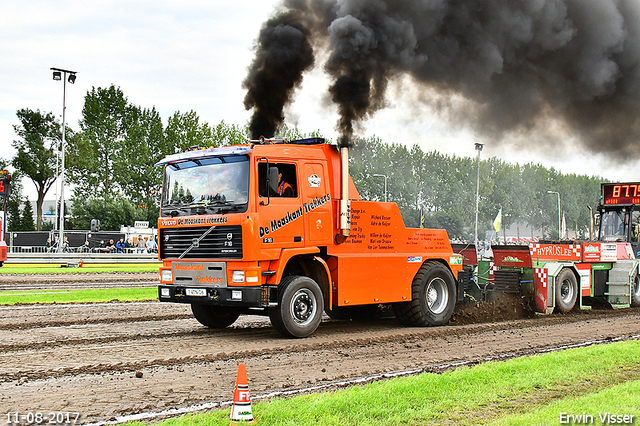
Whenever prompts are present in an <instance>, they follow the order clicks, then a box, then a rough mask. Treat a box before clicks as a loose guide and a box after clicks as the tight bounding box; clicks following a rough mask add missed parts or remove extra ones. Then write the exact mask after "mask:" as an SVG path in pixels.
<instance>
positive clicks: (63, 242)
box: [62, 237, 69, 253]
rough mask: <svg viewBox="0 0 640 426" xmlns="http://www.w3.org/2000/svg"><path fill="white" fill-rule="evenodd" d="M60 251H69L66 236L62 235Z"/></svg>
mask: <svg viewBox="0 0 640 426" xmlns="http://www.w3.org/2000/svg"><path fill="white" fill-rule="evenodd" d="M62 252H63V253H69V239H68V238H67V237H64V240H63V241H62Z"/></svg>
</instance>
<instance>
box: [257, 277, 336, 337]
mask: <svg viewBox="0 0 640 426" xmlns="http://www.w3.org/2000/svg"><path fill="white" fill-rule="evenodd" d="M279 287H280V289H279V292H278V306H276V307H274V308H271V309H269V318H270V319H271V324H272V325H273V327H274V328H275V329H276V330H278V331H279V332H280V333H281V334H283V335H284V336H287V337H307V336H309V335H311V334H312V333H313V332H314V331H316V329H317V328H318V326H319V325H320V320H321V319H322V310H323V306H324V299H323V297H322V290H320V286H319V285H318V283H316V282H315V281H314V280H312V279H311V278H309V277H303V276H295V275H294V276H288V277H284V278H283V279H282V282H281V283H280V286H279Z"/></svg>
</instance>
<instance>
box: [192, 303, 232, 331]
mask: <svg viewBox="0 0 640 426" xmlns="http://www.w3.org/2000/svg"><path fill="white" fill-rule="evenodd" d="M191 312H193V316H194V317H196V319H197V320H198V322H199V323H200V324H202V325H206V326H207V327H210V328H225V327H228V326H230V325H231V324H233V323H234V322H236V320H237V319H238V317H239V316H240V312H239V311H238V310H237V309H235V308H232V307H230V306H212V305H202V304H199V303H192V304H191Z"/></svg>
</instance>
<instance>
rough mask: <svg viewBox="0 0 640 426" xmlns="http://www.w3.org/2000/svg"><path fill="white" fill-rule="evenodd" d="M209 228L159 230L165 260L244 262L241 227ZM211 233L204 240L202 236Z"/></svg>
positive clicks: (162, 256) (161, 249) (161, 250)
mask: <svg viewBox="0 0 640 426" xmlns="http://www.w3.org/2000/svg"><path fill="white" fill-rule="evenodd" d="M210 228H211V227H210V226H201V227H197V228H166V229H161V230H160V238H159V243H160V256H161V258H162V259H179V258H180V257H181V256H182V254H183V253H184V256H182V259H242V227H241V226H240V225H234V226H216V227H214V228H213V229H212V230H210V231H209V229H210ZM207 231H209V233H208V234H206V235H205V236H204V237H203V235H204V234H205V233H206V232H207Z"/></svg>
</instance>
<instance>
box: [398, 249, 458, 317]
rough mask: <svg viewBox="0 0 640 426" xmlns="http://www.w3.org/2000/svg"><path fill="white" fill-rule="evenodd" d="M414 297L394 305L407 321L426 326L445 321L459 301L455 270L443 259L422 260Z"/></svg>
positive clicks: (413, 285)
mask: <svg viewBox="0 0 640 426" xmlns="http://www.w3.org/2000/svg"><path fill="white" fill-rule="evenodd" d="M411 294H412V296H411V301H410V302H401V303H396V304H394V305H393V310H394V312H395V314H396V318H398V320H399V321H400V323H401V324H403V325H408V326H418V327H425V326H430V325H442V324H445V323H446V322H447V321H449V319H450V318H451V315H452V314H453V309H454V308H455V305H456V285H455V280H454V278H453V275H452V274H451V271H450V270H449V269H448V268H447V267H446V266H444V265H443V264H442V263H440V262H436V261H428V262H425V263H423V264H422V266H421V267H420V269H419V270H418V273H417V274H416V276H415V277H414V278H413V282H412V284H411Z"/></svg>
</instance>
